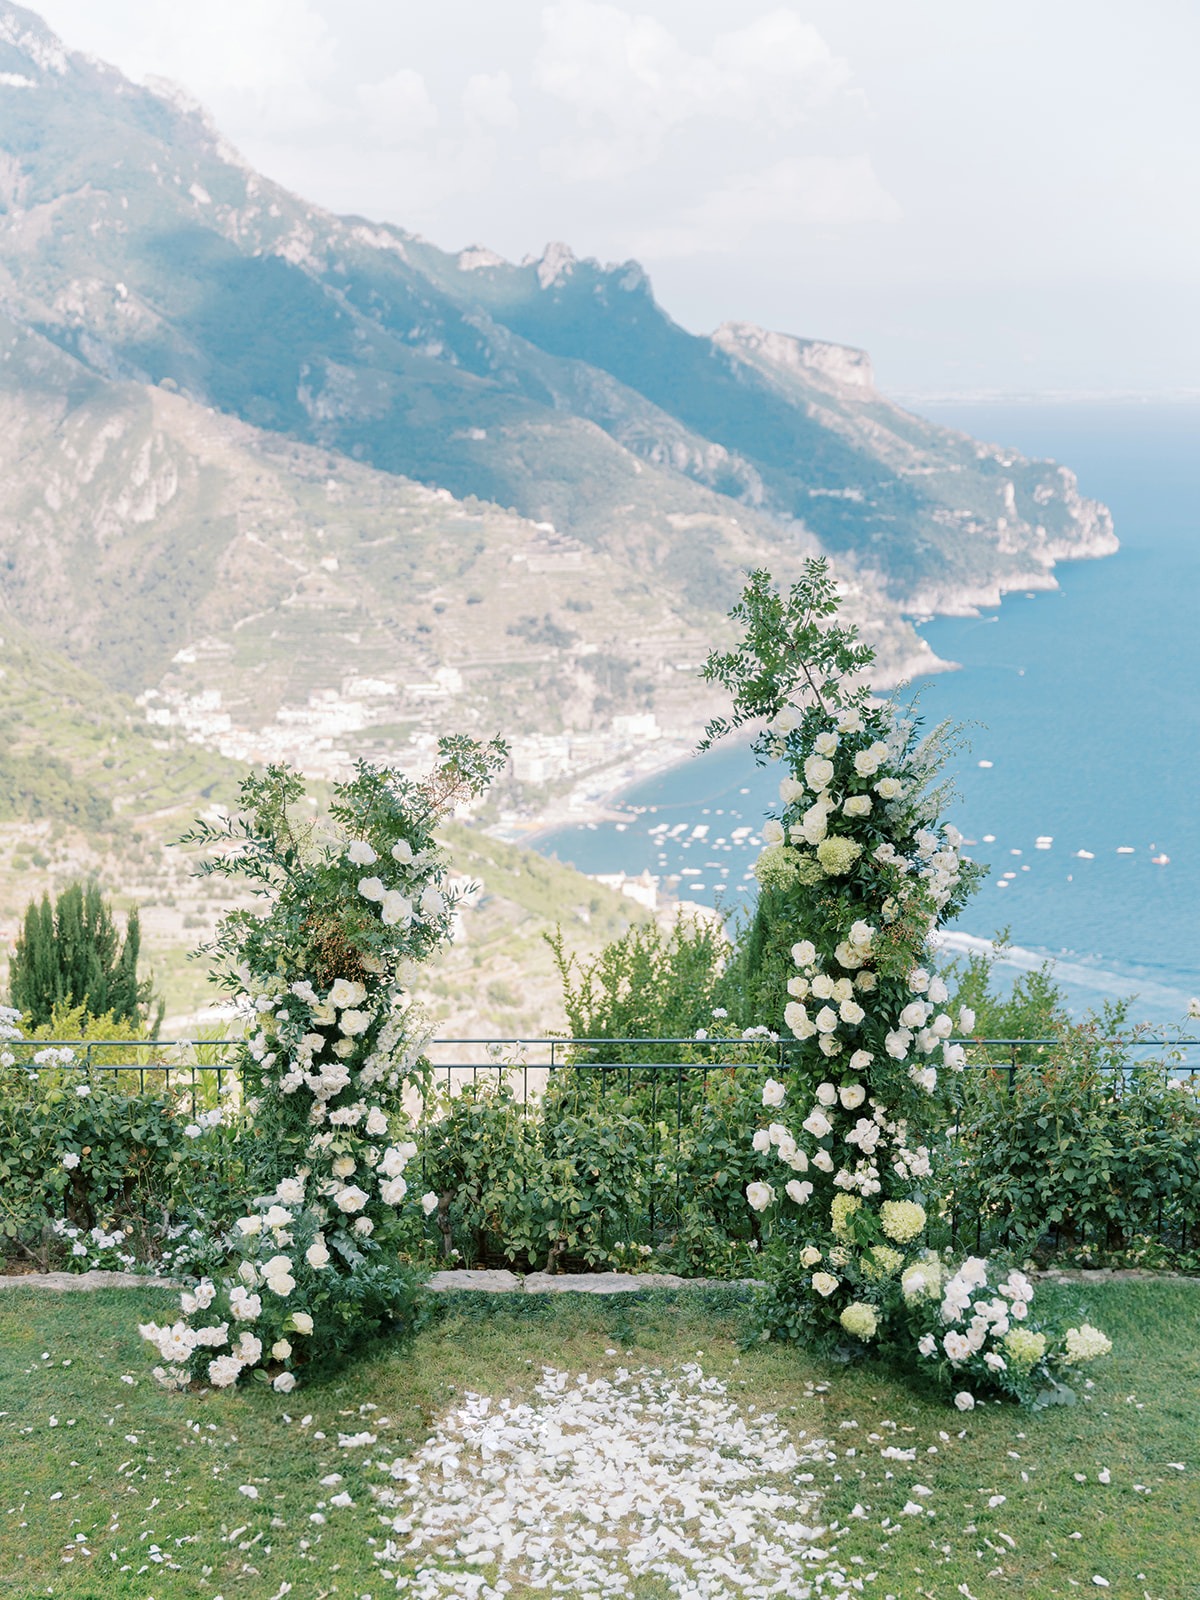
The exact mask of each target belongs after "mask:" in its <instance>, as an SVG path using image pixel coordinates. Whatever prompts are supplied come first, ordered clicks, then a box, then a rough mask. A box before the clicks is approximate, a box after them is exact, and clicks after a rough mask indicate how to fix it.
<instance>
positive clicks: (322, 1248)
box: [304, 1234, 329, 1267]
mask: <svg viewBox="0 0 1200 1600" xmlns="http://www.w3.org/2000/svg"><path fill="white" fill-rule="evenodd" d="M304 1259H305V1260H306V1261H307V1262H308V1264H309V1266H310V1267H327V1266H328V1265H329V1246H328V1245H327V1244H326V1243H325V1240H324V1238H323V1237H322V1236H321V1235H320V1234H318V1235H317V1237H316V1238H315V1239H314V1240H313V1242H312V1243H311V1244H310V1245H309V1247H308V1249H307V1250H306V1251H305V1252H304Z"/></svg>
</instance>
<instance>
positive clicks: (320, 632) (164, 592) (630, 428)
mask: <svg viewBox="0 0 1200 1600" xmlns="http://www.w3.org/2000/svg"><path fill="white" fill-rule="evenodd" d="M0 475H2V478H3V482H4V484H5V495H4V500H3V504H2V505H0V572H2V573H3V578H2V580H0V634H3V637H4V640H5V645H4V646H2V647H0V655H2V656H3V659H2V660H0V714H2V715H3V718H4V724H3V726H4V733H5V738H6V740H7V753H6V754H5V755H4V757H3V760H0V813H2V815H0V846H6V847H7V850H6V853H5V855H4V857H3V858H0V918H6V919H7V920H8V923H9V926H10V927H11V923H12V917H13V915H14V914H15V913H16V912H17V911H19V909H20V908H21V906H23V904H24V901H25V899H26V898H27V897H28V895H29V894H30V893H33V892H37V891H40V888H41V887H42V886H43V885H44V884H46V883H56V882H61V881H62V880H63V879H64V878H65V877H67V876H70V875H72V874H74V873H75V872H78V871H80V870H88V871H92V870H95V871H99V872H100V874H101V876H102V877H103V878H104V879H105V880H106V881H108V882H112V883H118V884H119V885H120V887H121V890H122V892H123V893H125V894H127V895H129V896H131V897H132V898H135V899H139V900H141V901H142V903H143V904H144V905H146V906H147V917H146V927H147V932H148V934H149V936H150V939H151V943H152V944H153V945H155V946H156V947H157V949H158V951H159V952H160V956H162V953H163V952H167V953H168V955H169V957H170V960H171V961H172V962H175V956H173V955H170V952H172V951H174V952H176V953H178V952H179V951H180V950H181V949H182V948H183V946H184V945H186V944H190V943H194V942H195V941H196V940H197V939H198V938H199V937H200V936H201V935H202V933H203V931H204V929H205V928H206V927H207V926H209V925H210V924H211V921H212V917H213V916H214V915H215V914H216V912H217V911H219V909H220V906H219V904H217V903H216V902H211V901H209V900H206V899H205V897H204V891H203V890H202V888H200V887H198V886H196V885H194V884H193V883H192V882H191V881H190V879H189V863H188V862H187V860H186V859H185V858H184V857H182V856H181V855H180V854H179V853H178V852H173V851H164V848H163V845H164V842H165V841H166V840H167V839H169V838H171V837H173V836H175V835H177V833H178V831H179V828H180V825H181V824H182V823H183V822H185V821H186V819H187V816H188V815H189V814H190V813H191V812H192V811H193V810H194V809H196V807H197V806H198V804H200V803H201V802H204V803H208V802H209V801H215V800H223V801H226V802H227V801H229V800H231V799H232V796H233V791H234V787H235V784H236V778H237V775H238V772H239V771H241V770H243V765H244V763H245V762H248V761H256V760H257V761H261V760H265V759H272V758H285V759H291V760H293V761H296V762H298V763H299V764H301V765H302V766H305V767H306V768H307V769H308V770H309V771H312V772H315V773H318V774H328V773H332V772H335V771H338V770H342V769H344V767H345V765H346V763H347V762H348V760H349V759H350V758H351V757H352V756H354V755H359V754H361V755H365V756H368V757H371V758H373V759H378V760H386V761H396V760H400V761H402V762H403V761H409V760H411V759H413V757H414V753H415V754H416V755H417V756H419V754H420V752H421V750H422V749H427V748H428V746H429V744H430V743H431V742H432V739H433V737H434V736H435V734H436V733H437V732H438V731H442V730H444V729H445V728H447V727H462V728H466V729H470V730H474V731H477V732H479V733H482V734H485V735H490V734H492V733H493V732H495V731H497V730H500V731H502V732H504V733H506V734H508V735H509V736H513V737H515V741H516V744H517V747H518V748H517V752H516V754H517V761H516V778H517V780H518V786H517V787H511V786H510V787H507V788H506V791H505V793H504V795H503V797H502V798H503V799H504V801H505V802H506V803H509V804H512V803H523V804H525V805H526V806H528V805H529V804H530V803H531V798H532V797H533V796H535V795H539V794H543V793H544V792H545V789H544V785H545V784H546V783H547V781H550V782H555V783H557V784H558V785H559V786H560V788H561V787H564V786H567V785H569V784H570V783H571V782H573V781H575V780H577V779H578V778H579V777H580V775H581V774H584V773H587V772H589V771H597V770H603V769H604V768H605V767H608V768H609V769H611V768H612V767H613V766H614V763H617V762H619V761H621V760H624V759H627V758H628V757H629V755H630V754H631V752H632V753H639V752H640V753H641V754H642V755H645V756H647V757H652V758H655V759H661V758H662V757H663V756H664V755H669V754H672V753H673V754H675V755H682V754H683V753H685V752H686V750H687V748H688V746H689V743H690V741H691V740H693V739H694V736H695V734H696V733H697V732H698V730H699V728H700V726H701V725H702V723H703V721H704V719H705V718H706V717H707V716H708V715H710V714H711V713H712V711H713V710H715V709H717V705H716V702H715V701H714V699H713V698H712V696H711V693H710V691H709V690H708V689H707V688H706V687H705V686H704V685H703V684H702V683H701V682H700V680H699V678H698V676H697V673H696V667H697V665H698V664H699V662H701V661H702V660H703V658H704V656H705V654H706V652H707V650H708V649H709V648H710V647H711V646H712V645H713V644H714V643H717V642H720V641H723V640H724V639H726V638H727V637H728V625H727V623H726V620H725V611H726V608H727V606H728V604H729V603H730V601H731V599H732V598H733V597H734V595H735V594H736V592H737V590H738V587H739V584H740V576H741V573H742V572H743V571H744V570H745V569H746V568H747V567H750V566H760V565H761V566H767V567H770V568H771V569H772V570H773V571H774V572H775V573H776V574H777V575H778V576H779V577H780V579H781V580H783V581H785V582H786V581H787V580H788V579H790V578H791V577H792V576H794V575H795V574H796V573H797V572H798V571H799V567H800V564H801V562H802V561H803V559H804V557H805V556H806V555H808V554H811V553H813V552H815V551H817V550H821V549H825V550H828V551H830V552H831V553H832V554H833V556H834V559H835V563H836V565H837V568H838V571H839V573H840V575H841V577H842V580H843V583H844V587H845V591H846V605H847V610H848V612H849V614H850V615H851V616H852V617H853V618H854V619H855V620H857V621H858V622H859V623H860V624H861V626H862V627H863V630H864V633H865V634H866V636H867V638H868V639H869V640H870V642H871V643H872V644H873V645H874V646H875V647H876V649H877V650H878V653H879V679H878V681H879V682H880V683H881V684H883V683H891V682H895V681H897V680H898V679H900V678H903V677H907V676H910V675H912V674H913V673H919V672H921V671H928V670H931V669H933V668H936V667H937V666H938V665H939V664H938V663H937V662H936V661H935V660H934V658H933V657H932V654H931V653H930V652H929V650H928V648H927V647H926V646H925V645H924V643H923V641H922V640H920V639H919V637H918V636H917V635H916V633H915V632H914V630H913V628H912V627H911V625H910V624H909V622H908V621H907V620H905V617H904V614H903V613H904V610H905V608H908V609H916V610H934V609H957V608H959V607H961V606H963V605H965V604H970V603H976V602H979V601H982V600H988V599H992V598H994V597H995V596H996V595H997V594H998V592H999V589H1000V588H1001V587H1016V586H1021V587H1029V586H1031V585H1032V584H1035V583H1037V584H1043V585H1044V584H1048V583H1052V582H1053V577H1052V574H1051V566H1052V563H1053V561H1055V560H1058V559H1064V558H1067V557H1070V556H1073V555H1095V554H1103V553H1105V551H1106V550H1108V549H1111V548H1113V547H1114V541H1113V540H1112V535H1111V524H1110V522H1109V520H1108V516H1107V512H1106V511H1105V510H1104V508H1103V507H1099V506H1096V505H1095V504H1094V503H1092V502H1088V501H1084V500H1082V499H1080V497H1079V496H1078V493H1077V491H1076V489H1075V486H1074V481H1073V479H1072V478H1071V476H1070V474H1069V473H1066V472H1064V471H1063V469H1060V468H1057V467H1055V466H1053V465H1052V464H1048V463H1031V462H1027V461H1024V460H1023V459H1022V458H1020V457H1019V456H1016V455H1015V454H1013V453H1012V452H1002V451H998V450H995V449H993V448H991V447H986V446H981V445H977V444H976V443H975V442H974V441H972V440H970V439H967V438H966V437H965V436H963V435H960V434H956V433H953V432H951V431H949V430H946V429H943V428H939V427H936V426H934V425H933V424H930V423H927V422H924V421H922V420H921V419H920V418H918V417H916V416H914V415H912V414H911V413H908V412H905V411H903V410H902V409H900V408H899V407H897V406H895V405H892V404H891V403H890V402H888V401H887V400H885V399H884V398H883V397H881V396H880V395H879V394H878V393H877V392H876V391H875V389H874V387H873V382H872V378H871V372H870V365H869V361H868V359H867V357H866V355H865V354H864V353H863V352H861V351H854V350H850V349H847V348H846V347H842V346H836V345H830V344H828V343H826V342H823V341H820V340H805V339H797V338H793V337H791V336H790V335H785V334H776V333H770V332H767V331H765V330H762V329H758V328H754V327H752V326H750V325H747V324H744V323H733V322H731V323H726V324H724V325H723V326H722V327H721V328H719V329H718V330H717V331H716V332H715V333H714V335H713V336H712V337H711V338H702V337H697V336H695V335H692V334H689V333H687V332H686V330H684V329H682V328H680V327H679V326H678V325H677V324H675V323H674V322H672V321H671V319H670V318H669V317H668V316H667V315H666V314H665V313H664V312H663V311H662V309H661V308H660V307H659V306H658V304H657V303H656V301H655V299H654V296H653V293H652V291H651V288H650V284H649V280H648V279H647V277H646V275H645V273H644V272H643V271H642V269H641V268H640V267H639V266H638V265H637V264H636V263H632V262H627V263H623V264H621V265H618V266H614V267H602V266H600V265H599V264H598V263H596V262H592V261H579V260H577V259H576V258H575V257H574V256H573V255H572V253H571V252H570V250H569V249H567V247H566V246H563V245H553V246H550V247H548V248H547V250H546V251H545V252H544V253H543V255H542V256H541V257H540V258H538V259H536V260H531V261H528V262H525V263H522V264H520V265H514V264H512V263H509V262H506V261H504V260H503V259H502V258H501V257H499V256H497V255H495V254H494V253H493V252H490V251H488V250H486V249H484V248H482V247H474V248H472V249H471V250H468V251H461V252H458V253H457V254H452V253H449V252H446V251H442V250H439V249H438V248H437V247H436V246H434V245H432V244H430V243H428V242H427V241H425V240H422V239H420V238H418V237H416V236H415V235H412V234H409V233H407V232H405V231H404V230H403V229H400V228H397V227H394V226H391V225H385V224H375V223H370V222H367V221H364V220H363V219H360V218H354V217H336V216H333V215H331V214H329V213H327V212H325V211H323V210H321V209H320V208H317V207H313V206H309V205H307V204H305V203H304V202H303V201H302V200H300V199H298V198H297V197H296V196H294V195H291V194H289V193H288V192H287V191H285V190H283V189H282V188H280V187H279V186H278V185H276V184H274V183H272V182H271V181H270V180H268V179H266V178H264V177H262V176H260V175H259V174H257V173H255V172H254V171H253V170H252V169H251V168H250V167H249V166H248V164H247V163H246V162H245V161H244V160H243V159H242V158H241V157H240V156H239V155H238V153H237V152H236V151H235V150H233V149H232V147H231V146H230V145H229V144H228V142H227V141H226V140H225V139H224V138H223V137H222V135H221V134H220V132H219V130H217V129H216V128H215V127H214V125H213V124H212V122H211V121H210V119H209V118H208V117H207V115H206V113H205V112H204V111H203V108H201V107H200V106H198V105H197V104H196V103H195V102H194V101H192V100H191V99H190V98H189V97H188V96H187V95H186V94H184V93H183V92H182V91H179V90H178V89H176V88H174V87H173V86H171V85H163V84H158V85H152V86H148V87H142V86H138V85H135V84H132V83H130V82H128V81H127V80H126V79H125V78H123V77H122V75H121V74H120V73H119V72H117V71H116V70H115V69H113V68H111V67H108V66H106V65H105V64H104V63H102V62H97V61H94V60H92V59H90V58H88V57H85V56H82V55H79V54H76V53H72V52H70V51H68V50H66V49H64V47H63V46H62V45H61V43H60V42H59V41H58V40H57V39H56V38H55V37H54V35H53V34H52V33H51V32H50V30H49V29H47V28H46V27H45V25H44V24H43V23H42V22H41V21H40V19H39V18H38V17H37V16H36V15H35V14H34V13H33V12H30V11H28V10H25V9H23V8H21V7H17V6H14V5H10V4H8V3H7V0H0ZM414 745H415V752H414ZM522 781H523V782H524V784H525V785H526V787H525V788H524V789H523V790H522V789H521V788H520V786H519V784H520V782H522ZM593 781H596V780H593ZM539 803H540V802H539ZM489 848H490V846H487V847H485V846H484V845H481V846H480V847H479V850H480V851H483V854H482V855H479V861H480V863H482V875H483V876H484V877H485V878H486V877H487V876H488V875H489V874H490V875H491V876H492V877H494V878H495V880H496V883H497V885H498V886H499V887H498V888H497V889H496V890H495V891H493V889H492V888H490V887H489V886H488V885H487V884H486V883H485V890H484V894H483V897H482V900H481V903H480V907H479V909H478V912H477V913H476V912H471V913H469V914H468V916H467V919H466V925H467V928H468V933H469V937H468V941H467V944H466V945H464V946H461V947H459V948H457V949H456V951H455V953H454V956H453V962H454V963H456V966H455V971H456V972H458V973H459V975H460V978H461V980H463V981H468V980H469V981H470V982H473V983H474V984H475V986H476V987H477V988H478V989H479V990H480V992H481V993H482V994H484V995H485V996H486V995H487V994H488V992H489V985H490V984H491V983H492V981H493V979H495V984H496V994H495V995H494V996H492V997H491V999H490V1000H488V1001H487V1003H486V1004H484V1002H479V1005H478V1006H477V1013H478V1015H477V1019H476V1020H475V1021H473V1023H472V1026H476V1027H478V1028H480V1029H484V1028H485V1027H486V1026H487V1025H489V1023H488V1018H489V1017H491V1018H492V1019H493V1020H494V1019H496V1018H501V1019H502V1020H503V1026H504V1027H505V1028H508V1029H510V1030H515V1031H517V1032H526V1033H527V1032H529V1031H530V1029H531V1028H535V1027H537V1026H544V1025H545V1022H546V1020H547V1018H548V1016H549V1015H551V1014H552V1009H553V1005H552V988H553V985H552V983H551V981H550V973H549V970H548V968H546V962H545V961H544V959H542V953H541V951H540V947H539V946H538V945H537V942H536V941H537V932H538V929H539V927H541V926H542V925H543V924H544V922H545V920H546V917H547V915H550V912H548V911H547V907H550V910H551V911H552V913H553V917H561V918H563V919H564V921H565V923H566V925H567V926H568V928H569V930H570V931H571V935H572V942H574V943H576V944H579V945H583V944H586V942H587V940H588V938H589V937H590V934H589V932H588V931H587V930H589V929H590V930H591V933H593V934H595V935H596V936H597V937H600V936H601V935H603V934H604V933H606V932H609V931H611V930H612V929H613V928H615V927H616V926H618V925H619V923H620V921H621V918H622V916H623V915H626V914H627V913H628V910H629V906H628V903H627V902H625V903H623V902H621V901H620V900H618V899H617V898H615V897H613V896H611V895H608V894H607V893H603V894H600V897H599V898H596V896H595V895H593V893H592V888H594V887H595V886H590V887H588V886H584V885H583V884H582V880H579V879H578V878H577V876H576V875H575V874H572V873H570V872H569V871H568V870H567V869H558V868H555V869H554V873H551V874H550V877H546V873H545V872H544V871H543V869H542V867H541V866H539V865H538V864H537V863H532V864H531V863H529V861H528V859H527V853H525V852H520V851H516V850H511V849H510V847H504V849H505V850H508V851H509V854H507V855H505V856H504V859H503V860H502V861H501V860H500V859H499V857H498V856H497V855H496V851H492V854H491V855H488V854H487V849H489ZM496 848H497V849H500V848H501V847H499V846H497V847H496ZM456 849H457V850H458V852H459V853H460V854H461V853H463V852H465V853H466V855H467V856H471V848H470V846H469V843H468V842H467V841H466V839H465V837H464V838H456ZM476 854H477V855H478V854H479V851H476ZM473 860H474V858H473V857H472V860H471V861H468V863H467V865H468V868H470V867H471V865H472V864H473ZM546 870H547V871H548V870H549V869H546ZM539 873H541V874H542V876H540V877H539ZM555 874H557V875H555ZM543 879H545V881H543ZM553 917H552V920H553ZM472 927H473V928H474V929H475V930H476V931H475V932H474V933H471V929H472ZM189 929H194V930H195V931H194V932H190V933H189V932H188V931H187V930H189ZM472 939H473V940H474V941H475V942H474V943H472ZM518 949H519V951H520V953H521V954H520V963H518V964H517V965H516V966H514V964H513V951H514V950H518ZM477 957H478V959H477ZM522 963H523V965H522ZM526 969H528V971H529V972H534V973H535V974H536V982H535V984H534V987H533V988H532V989H531V990H530V991H529V993H528V995H523V992H522V981H521V980H522V975H523V974H524V973H525V971H526ZM543 969H545V970H543ZM174 970H175V978H174V979H173V980H172V982H173V985H174V986H173V988H172V996H173V1000H174V1001H175V1003H177V1004H182V1003H184V1001H185V1000H186V1003H187V1004H191V1003H192V1002H193V1000H194V998H195V997H196V995H197V992H198V980H197V978H196V977H195V975H193V976H192V977H191V979H189V980H187V981H186V982H185V981H184V980H183V979H182V978H180V976H179V971H178V964H177V963H176V966H175V968H174ZM535 991H536V992H535ZM435 993H436V988H435ZM442 998H443V999H444V998H445V996H443V997H442ZM477 998H478V997H477ZM548 1007H549V1008H550V1009H549V1010H548V1009H547V1008H548ZM489 1008H490V1009H489Z"/></svg>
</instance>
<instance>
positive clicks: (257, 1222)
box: [237, 1212, 291, 1238]
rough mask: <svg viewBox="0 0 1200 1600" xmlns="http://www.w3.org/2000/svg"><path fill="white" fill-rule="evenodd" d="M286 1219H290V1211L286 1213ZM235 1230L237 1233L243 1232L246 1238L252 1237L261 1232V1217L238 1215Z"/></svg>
mask: <svg viewBox="0 0 1200 1600" xmlns="http://www.w3.org/2000/svg"><path fill="white" fill-rule="evenodd" d="M288 1221H289V1222H290V1221H291V1212H289V1213H288ZM237 1230H238V1232H239V1233H244V1234H245V1235H246V1236H247V1238H252V1237H253V1236H254V1234H256V1233H261V1232H262V1218H261V1217H239V1218H238V1219H237Z"/></svg>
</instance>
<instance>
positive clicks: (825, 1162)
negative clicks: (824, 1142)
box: [812, 1148, 833, 1172]
mask: <svg viewBox="0 0 1200 1600" xmlns="http://www.w3.org/2000/svg"><path fill="white" fill-rule="evenodd" d="M812 1164H813V1166H814V1167H816V1169H817V1171H818V1172H832V1171H833V1157H832V1156H831V1155H830V1154H829V1151H828V1150H826V1149H824V1148H822V1149H820V1150H816V1151H814V1152H813V1158H812Z"/></svg>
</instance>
